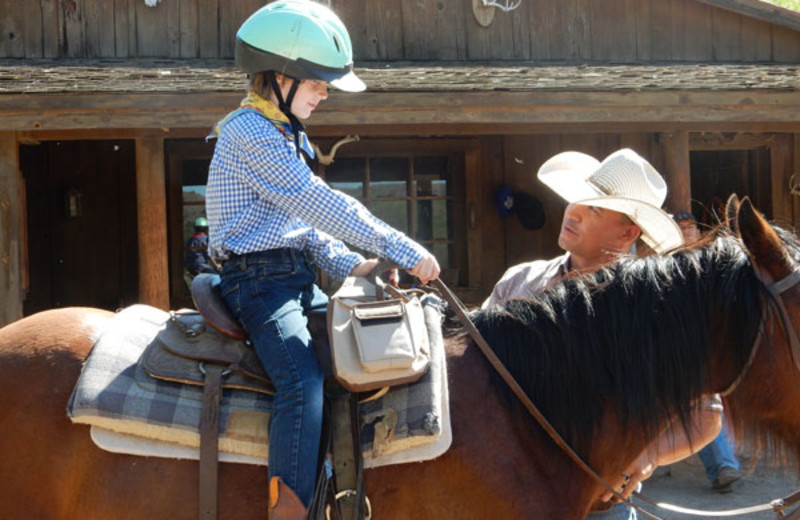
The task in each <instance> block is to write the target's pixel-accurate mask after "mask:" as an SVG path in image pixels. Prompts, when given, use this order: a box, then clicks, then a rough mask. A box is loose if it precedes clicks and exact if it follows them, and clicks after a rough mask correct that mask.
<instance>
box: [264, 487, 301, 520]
mask: <svg viewBox="0 0 800 520" xmlns="http://www.w3.org/2000/svg"><path fill="white" fill-rule="evenodd" d="M307 516H308V512H307V511H306V508H305V506H303V503H302V502H301V501H300V499H299V498H297V495H295V494H294V491H292V489H291V488H290V487H289V486H287V485H286V484H284V483H283V480H281V478H280V477H272V478H271V479H270V480H269V520H306V517H307Z"/></svg>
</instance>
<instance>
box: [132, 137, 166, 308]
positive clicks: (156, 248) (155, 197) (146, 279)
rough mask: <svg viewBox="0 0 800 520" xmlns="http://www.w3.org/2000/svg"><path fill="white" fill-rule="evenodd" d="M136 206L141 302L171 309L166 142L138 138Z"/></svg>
mask: <svg viewBox="0 0 800 520" xmlns="http://www.w3.org/2000/svg"><path fill="white" fill-rule="evenodd" d="M136 207H137V214H138V218H137V220H138V224H139V301H140V302H141V303H145V304H147V305H152V306H154V307H158V308H161V309H164V310H167V309H169V268H168V261H167V250H168V249H167V202H166V172H165V170H164V141H163V140H162V139H159V138H156V137H143V138H139V139H136Z"/></svg>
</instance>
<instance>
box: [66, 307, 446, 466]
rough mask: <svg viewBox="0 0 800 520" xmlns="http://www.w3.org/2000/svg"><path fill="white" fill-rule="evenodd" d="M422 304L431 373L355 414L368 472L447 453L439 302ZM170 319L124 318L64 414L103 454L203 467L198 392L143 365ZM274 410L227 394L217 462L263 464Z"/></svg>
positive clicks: (263, 397)
mask: <svg viewBox="0 0 800 520" xmlns="http://www.w3.org/2000/svg"><path fill="white" fill-rule="evenodd" d="M426 298H428V300H427V301H426V302H425V304H424V308H425V320H426V326H427V328H428V333H429V336H430V339H431V354H432V360H431V366H430V370H429V371H428V372H427V373H426V374H425V375H424V376H423V377H422V378H421V379H420V380H419V381H417V382H415V383H412V384H408V385H400V386H397V387H393V388H392V389H391V390H390V391H389V392H388V393H386V394H385V395H383V396H382V397H380V398H379V399H376V400H374V401H369V402H366V403H363V404H362V405H361V406H360V413H361V439H362V451H363V456H364V465H365V467H368V468H369V467H378V466H384V465H389V464H397V463H403V462H412V461H422V460H429V459H432V458H435V457H438V456H439V455H441V454H442V453H444V452H445V451H446V450H447V449H448V448H449V446H450V443H451V440H452V432H451V430H450V418H449V408H448V390H447V370H446V366H445V355H444V342H443V340H442V333H441V320H442V314H441V310H440V305H439V303H438V300H437V299H436V298H435V297H426ZM169 319H170V314H169V313H166V312H164V311H161V310H159V309H156V308H153V307H149V306H146V305H134V306H131V307H128V308H126V309H124V310H122V311H121V312H119V313H117V315H116V316H114V318H113V319H112V321H111V323H110V325H109V326H108V327H107V328H106V329H105V330H104V332H103V333H102V335H101V336H100V338H99V339H98V341H97V343H96V344H95V346H94V348H93V349H92V352H91V353H90V355H89V357H88V358H87V360H86V362H85V363H84V366H83V370H82V372H81V375H80V377H79V379H78V382H77V384H76V386H75V388H74V390H73V392H72V395H71V397H70V400H69V403H68V405H67V414H68V416H69V417H70V418H71V419H72V421H73V422H75V423H81V424H87V425H90V426H91V427H92V432H91V435H92V439H93V440H94V441H95V443H96V444H98V445H99V446H100V447H101V448H104V449H108V450H111V451H117V452H123V453H133V454H138V455H147V456H162V457H171V458H191V459H197V458H199V446H200V434H199V424H200V417H201V413H202V407H203V389H202V387H200V386H192V385H186V384H181V383H173V382H169V381H163V380H160V379H154V378H152V377H151V376H150V375H148V374H147V372H146V370H145V369H144V368H143V367H142V363H141V362H140V358H141V357H142V353H143V352H144V350H145V349H146V347H147V346H148V345H149V344H150V343H151V342H153V341H157V336H158V334H159V333H160V332H162V331H163V330H164V328H165V326H166V323H167V321H168V320H169ZM271 410H272V398H271V396H270V395H267V394H264V393H259V392H253V391H247V390H242V389H237V388H227V389H225V390H224V391H223V397H222V402H221V403H220V410H219V416H220V436H219V450H220V460H223V461H231V462H241V463H251V464H263V465H266V463H267V454H268V448H267V446H268V442H269V417H270V413H271Z"/></svg>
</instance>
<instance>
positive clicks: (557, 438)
mask: <svg viewBox="0 0 800 520" xmlns="http://www.w3.org/2000/svg"><path fill="white" fill-rule="evenodd" d="M431 283H432V284H433V286H434V287H435V288H436V289H438V290H439V292H440V293H441V294H442V296H443V297H444V299H445V300H446V301H447V303H448V305H450V307H451V308H452V309H453V311H454V312H455V313H456V315H457V316H458V319H459V321H460V322H461V324H462V325H463V326H464V329H466V331H467V332H468V333H469V335H470V337H471V338H472V341H474V342H475V344H476V345H477V346H478V348H479V349H480V350H481V352H482V353H483V355H484V356H486V359H487V360H488V361H489V364H490V365H492V368H494V369H495V370H496V371H497V373H498V374H499V375H500V377H502V378H503V381H505V383H506V384H507V385H508V387H509V388H510V389H511V391H512V392H514V395H515V396H516V397H517V399H519V400H520V402H521V403H522V405H523V406H525V409H526V410H528V413H530V414H531V415H532V416H533V417H534V418H535V419H536V422H538V423H539V425H540V426H541V427H542V429H544V431H545V432H547V434H548V435H549V436H550V438H551V439H553V442H555V443H556V445H557V446H558V447H559V448H561V449H562V450H563V451H564V453H566V454H567V455H568V456H569V458H570V459H572V461H573V462H574V463H575V464H577V465H578V467H580V468H581V469H582V470H583V471H584V472H585V473H586V474H587V475H589V476H590V477H592V478H593V479H594V480H595V481H596V482H597V483H599V484H600V485H601V486H603V487H604V488H605V489H606V490H608V491H610V492H611V494H612V495H613V496H614V497H616V498H617V499H619V500H621V501H622V502H624V503H626V504H628V505H629V506H631V507H633V508H635V509H636V510H637V511H640V512H641V513H642V514H644V515H645V516H648V517H650V518H658V517H657V516H655V515H653V514H651V513H649V512H647V511H644V510H643V509H642V508H640V507H638V506H637V505H636V504H634V503H632V502H631V501H630V500H629V499H626V498H624V497H623V496H622V495H621V494H620V493H619V491H617V490H616V489H614V486H612V485H611V484H609V483H608V482H606V480H605V479H603V477H601V476H600V475H598V474H597V472H596V471H594V470H593V469H592V468H591V467H590V466H589V465H588V464H587V463H586V462H585V461H584V460H583V459H582V458H581V456H580V455H578V454H577V453H575V450H573V449H572V447H571V446H570V445H569V444H567V442H566V441H565V440H564V438H563V437H561V435H560V434H559V433H558V432H557V431H556V429H555V428H553V425H551V424H550V421H548V420H547V417H545V416H544V414H542V412H541V411H540V410H539V408H537V407H536V405H535V404H534V403H533V401H531V398H530V397H528V394H526V393H525V391H524V390H523V389H522V387H521V386H519V383H517V381H516V379H514V376H513V375H512V374H511V372H509V371H508V369H507V368H506V367H505V365H503V362H502V361H500V358H498V357H497V354H495V353H494V350H492V348H491V347H490V346H489V344H488V343H486V340H485V339H484V338H483V336H482V335H481V333H480V331H478V329H477V328H476V327H475V324H473V323H472V320H471V319H470V318H469V316H468V315H467V311H466V309H465V308H464V304H463V303H462V302H461V300H459V299H458V297H456V295H455V294H453V291H451V290H450V288H449V287H447V286H446V285H445V284H444V282H442V281H441V280H439V279H438V278H437V279H436V280H433V281H432V282H431Z"/></svg>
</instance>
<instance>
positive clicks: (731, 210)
mask: <svg viewBox="0 0 800 520" xmlns="http://www.w3.org/2000/svg"><path fill="white" fill-rule="evenodd" d="M740 204H741V203H740V202H739V197H738V196H737V195H736V194H735V193H731V196H730V197H728V202H726V203H725V227H727V228H728V229H730V230H731V233H733V234H734V235H739V229H738V225H737V222H736V215H737V213H739V206H740Z"/></svg>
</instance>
